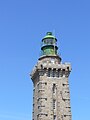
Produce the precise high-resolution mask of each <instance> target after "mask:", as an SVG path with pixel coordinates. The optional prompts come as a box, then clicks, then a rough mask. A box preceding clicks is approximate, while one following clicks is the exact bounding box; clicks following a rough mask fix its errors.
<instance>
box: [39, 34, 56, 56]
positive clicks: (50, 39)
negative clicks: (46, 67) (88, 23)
mask: <svg viewBox="0 0 90 120" xmlns="http://www.w3.org/2000/svg"><path fill="white" fill-rule="evenodd" d="M56 43H57V39H56V38H55V36H53V35H52V32H47V33H46V36H45V37H44V38H43V39H42V47H41V51H42V55H57V50H58V47H57V45H56Z"/></svg>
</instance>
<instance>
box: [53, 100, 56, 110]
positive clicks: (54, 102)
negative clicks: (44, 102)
mask: <svg viewBox="0 0 90 120" xmlns="http://www.w3.org/2000/svg"><path fill="white" fill-rule="evenodd" d="M53 109H56V100H55V99H53Z"/></svg>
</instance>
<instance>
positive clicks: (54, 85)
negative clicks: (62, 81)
mask: <svg viewBox="0 0 90 120" xmlns="http://www.w3.org/2000/svg"><path fill="white" fill-rule="evenodd" d="M53 93H56V84H53Z"/></svg>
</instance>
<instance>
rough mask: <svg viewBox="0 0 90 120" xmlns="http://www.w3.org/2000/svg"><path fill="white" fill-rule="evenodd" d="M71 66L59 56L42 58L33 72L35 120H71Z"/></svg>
mask: <svg viewBox="0 0 90 120" xmlns="http://www.w3.org/2000/svg"><path fill="white" fill-rule="evenodd" d="M70 71H71V66H70V64H68V63H65V64H61V63H60V58H59V57H57V56H52V57H51V56H50V57H49V56H48V57H47V56H46V57H41V58H40V59H39V61H38V63H37V65H36V67H35V68H34V70H33V71H32V74H31V76H32V80H33V83H34V95H33V120H71V107H70V91H69V83H68V77H69V73H70Z"/></svg>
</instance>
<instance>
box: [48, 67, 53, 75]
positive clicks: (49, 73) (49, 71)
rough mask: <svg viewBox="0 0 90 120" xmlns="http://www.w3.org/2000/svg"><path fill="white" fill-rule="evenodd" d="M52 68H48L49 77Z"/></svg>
mask: <svg viewBox="0 0 90 120" xmlns="http://www.w3.org/2000/svg"><path fill="white" fill-rule="evenodd" d="M51 71H52V70H51V68H49V69H48V77H51Z"/></svg>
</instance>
